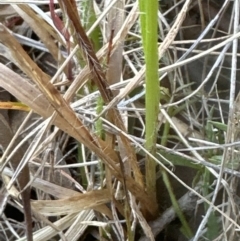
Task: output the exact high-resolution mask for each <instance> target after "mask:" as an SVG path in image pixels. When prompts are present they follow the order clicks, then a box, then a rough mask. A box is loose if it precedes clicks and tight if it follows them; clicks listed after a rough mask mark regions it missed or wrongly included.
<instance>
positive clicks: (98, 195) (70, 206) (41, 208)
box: [32, 189, 111, 216]
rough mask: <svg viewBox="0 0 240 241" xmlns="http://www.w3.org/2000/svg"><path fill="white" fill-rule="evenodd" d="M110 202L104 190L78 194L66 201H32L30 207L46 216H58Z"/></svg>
mask: <svg viewBox="0 0 240 241" xmlns="http://www.w3.org/2000/svg"><path fill="white" fill-rule="evenodd" d="M110 201H111V195H110V192H109V190H106V189H105V190H95V191H91V192H88V193H84V194H78V195H76V196H73V197H69V198H66V199H59V200H46V201H45V200H41V201H32V206H33V207H34V209H36V210H37V211H38V212H40V213H41V214H44V215H46V216H58V215H67V214H71V213H76V212H79V211H81V210H84V209H90V208H92V209H94V208H95V207H96V206H99V205H102V204H105V203H107V202H110Z"/></svg>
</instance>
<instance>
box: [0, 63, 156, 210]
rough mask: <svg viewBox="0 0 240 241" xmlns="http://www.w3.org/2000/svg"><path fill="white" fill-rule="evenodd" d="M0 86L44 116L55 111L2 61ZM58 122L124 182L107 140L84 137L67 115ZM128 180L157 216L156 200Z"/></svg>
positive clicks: (129, 188) (132, 188)
mask: <svg viewBox="0 0 240 241" xmlns="http://www.w3.org/2000/svg"><path fill="white" fill-rule="evenodd" d="M0 86H2V87H3V88H4V89H6V90H7V91H9V92H10V93H11V94H13V95H14V96H15V97H16V98H18V99H19V100H20V101H21V102H23V103H25V104H26V105H27V106H29V107H30V108H31V109H33V110H34V111H35V112H36V113H38V114H39V115H41V116H43V117H44V118H48V117H50V116H51V115H52V113H53V112H54V108H53V107H52V106H51V105H50V103H49V102H48V100H47V99H46V97H45V96H44V95H43V94H42V93H41V92H40V91H39V90H38V89H37V88H36V86H34V85H32V84H30V83H29V82H28V81H26V80H25V79H23V78H22V77H21V76H19V75H18V74H16V73H14V72H13V71H12V70H10V69H9V68H7V67H6V66H4V65H3V64H0ZM78 121H80V120H78ZM54 124H55V125H56V126H57V127H59V128H60V129H61V130H63V131H65V132H66V133H68V134H69V135H70V136H72V137H74V138H75V139H76V140H78V141H79V142H82V143H83V144H84V145H86V146H87V147H88V148H89V149H90V150H92V151H93V152H95V153H96V155H97V156H98V157H99V158H100V159H101V160H103V161H104V163H105V164H106V165H107V166H108V167H109V169H110V170H111V172H112V174H113V175H114V176H115V177H116V178H117V179H118V180H119V181H121V182H123V177H122V175H121V171H120V168H119V167H118V166H117V165H116V163H119V161H118V156H117V155H116V153H115V152H114V151H113V150H112V149H110V148H109V147H108V146H107V145H106V144H105V142H104V141H103V140H101V139H99V138H97V137H94V138H95V139H96V140H97V142H98V144H99V145H100V148H99V147H98V146H96V145H94V144H93V143H92V142H91V141H89V139H87V136H81V135H80V134H79V130H78V129H76V128H73V126H72V125H70V124H69V122H68V120H67V119H66V118H64V117H63V115H62V114H59V115H57V117H56V119H55V120H54ZM82 129H85V126H83V125H82ZM85 131H87V129H85ZM125 179H126V186H127V189H128V190H129V191H130V192H131V193H132V194H133V195H134V196H135V197H136V198H137V200H139V201H140V203H141V204H142V206H143V207H146V209H147V210H148V212H149V214H152V215H154V213H153V210H152V201H151V200H149V198H148V196H147V194H146V192H145V191H144V189H143V188H142V187H141V186H140V185H139V184H138V183H137V182H135V181H134V180H133V179H132V178H131V177H129V176H127V177H125Z"/></svg>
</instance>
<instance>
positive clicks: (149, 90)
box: [139, 0, 160, 200]
mask: <svg viewBox="0 0 240 241" xmlns="http://www.w3.org/2000/svg"><path fill="white" fill-rule="evenodd" d="M139 7H140V12H141V13H142V14H141V15H140V21H141V31H142V41H143V49H144V55H145V63H146V100H145V101H146V136H145V139H146V149H147V150H148V151H149V152H150V153H151V154H153V155H156V148H155V146H156V139H157V138H156V137H157V121H158V119H157V117H158V113H159V101H160V87H159V81H158V26H157V10H158V1H157V0H148V1H145V0H139ZM146 188H147V192H148V193H149V195H150V196H151V198H153V199H155V200H156V163H155V161H154V160H153V159H152V158H150V157H149V156H146Z"/></svg>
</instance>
